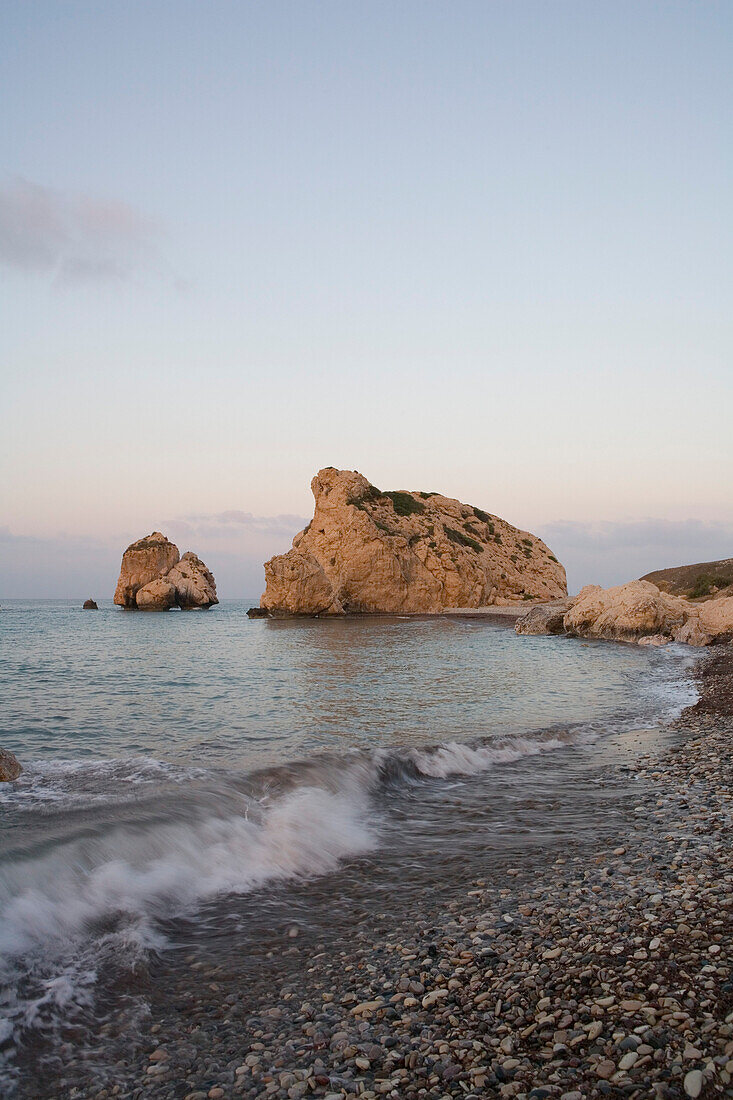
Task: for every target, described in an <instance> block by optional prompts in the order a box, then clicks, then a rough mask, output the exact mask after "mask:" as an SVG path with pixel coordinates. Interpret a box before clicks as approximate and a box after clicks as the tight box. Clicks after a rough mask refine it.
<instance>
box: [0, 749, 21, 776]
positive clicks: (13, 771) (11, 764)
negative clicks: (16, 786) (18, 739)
mask: <svg viewBox="0 0 733 1100" xmlns="http://www.w3.org/2000/svg"><path fill="white" fill-rule="evenodd" d="M22 771H23V769H22V768H21V766H20V764H19V763H18V761H17V760H16V758H15V757H14V756H13V754H12V752H8V751H7V749H0V783H12V782H13V780H14V779H17V778H18V776H19V775H20V773H21V772H22Z"/></svg>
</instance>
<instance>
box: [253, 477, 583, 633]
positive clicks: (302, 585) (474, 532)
mask: <svg viewBox="0 0 733 1100" xmlns="http://www.w3.org/2000/svg"><path fill="white" fill-rule="evenodd" d="M311 489H312V491H313V496H314V498H315V511H314V515H313V520H312V521H311V523H310V524H309V525H308V527H306V529H305V530H304V531H301V532H300V534H299V535H296V537H295V538H294V539H293V549H292V550H290V551H289V552H288V553H287V554H283V555H279V556H277V557H274V558H272V559H271V560H270V561H268V562H267V563H266V564H265V576H266V581H267V587H266V590H265V592H264V594H263V597H262V601H261V605H262V607H263V608H266V609H267V610H269V611H271V612H283V613H290V614H305V615H314V614H341V613H343V612H348V611H358V612H379V611H381V612H398V613H408V614H409V613H421V612H422V613H434V612H439V611H441V610H443V609H444V608H447V607H467V608H468V607H485V606H488V605H490V604H494V603H497V602H517V603H519V602H522V601H523V600H524V599H525V598H527V597H531V598H533V599H544V600H548V601H549V600H555V599H559V598H562V597H563V596H566V595H567V583H566V579H565V570H564V569H563V567H562V565H560V563H559V562H558V561H557V560H556V558H555V557H554V556H553V555H552V553H551V552H550V550H549V549H548V548H547V546H545V544H544V543H543V542H542V541H541V540H540V539H538V538H537V537H536V536H534V535H530V534H529V533H528V532H526V531H521V530H518V529H517V528H516V527H513V526H512V525H511V524H509V523H507V522H506V521H505V520H502V519H499V518H498V517H497V516H494V515H489V514H487V513H486V512H482V511H481V509H479V508H473V507H471V505H468V504H462V503H461V502H460V501H458V500H453V499H451V498H449V497H444V496H441V495H440V494H438V493H417V492H406V491H400V492H381V491H380V490H379V489H376V488H375V487H374V486H373V485H370V483H369V482H368V481H367V479H366V478H365V477H363V476H362V475H361V474H359V473H357V472H356V471H353V470H336V469H334V468H333V467H327V468H326V469H323V470H320V471H319V473H318V474H317V475H316V476H315V477H314V478H313V481H312V482H311Z"/></svg>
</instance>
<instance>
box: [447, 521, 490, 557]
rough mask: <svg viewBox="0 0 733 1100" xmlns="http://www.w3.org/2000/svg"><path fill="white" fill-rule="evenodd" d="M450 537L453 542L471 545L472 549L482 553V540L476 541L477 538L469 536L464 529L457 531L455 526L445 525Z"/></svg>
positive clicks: (460, 544)
mask: <svg viewBox="0 0 733 1100" xmlns="http://www.w3.org/2000/svg"><path fill="white" fill-rule="evenodd" d="M443 530H444V531H445V533H446V535H447V536H448V538H449V539H450V540H451V542H455V543H457V544H458V545H459V546H469V547H470V548H471V550H475V551H476V553H477V554H480V553H482V551H483V546H482V545H481V543H480V542H476V540H475V539H472V538H469V537H468V535H464V533H463V531H456V530H455V529H454V528H453V527H448V526H447V525H444V526H443Z"/></svg>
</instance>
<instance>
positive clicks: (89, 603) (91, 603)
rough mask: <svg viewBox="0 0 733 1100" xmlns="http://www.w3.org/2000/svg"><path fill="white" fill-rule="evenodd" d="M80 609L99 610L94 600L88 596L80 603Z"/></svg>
mask: <svg viewBox="0 0 733 1100" xmlns="http://www.w3.org/2000/svg"><path fill="white" fill-rule="evenodd" d="M82 611H99V608H98V607H97V605H96V603H95V601H94V600H93V599H91V597H90V598H89V599H88V600H84V603H83V604H82Z"/></svg>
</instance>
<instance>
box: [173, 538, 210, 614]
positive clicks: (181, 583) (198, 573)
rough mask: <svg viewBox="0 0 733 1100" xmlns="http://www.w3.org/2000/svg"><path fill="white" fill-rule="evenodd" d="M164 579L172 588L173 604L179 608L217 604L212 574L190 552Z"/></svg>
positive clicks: (199, 559)
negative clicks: (174, 593) (173, 589)
mask: <svg viewBox="0 0 733 1100" xmlns="http://www.w3.org/2000/svg"><path fill="white" fill-rule="evenodd" d="M165 579H166V580H167V581H170V582H171V584H172V585H173V586H174V588H175V590H176V599H175V602H176V603H177V604H178V606H179V607H182V608H184V609H185V608H189V607H211V605H212V604H215V603H218V602H219V601H218V600H217V598H216V581H215V580H214V575H213V573H210V572H209V570H208V569H207V568H206V566H205V565H204V563H203V562H202V561H201V558H198V557H196V555H195V554H192V553H191V551H190V550H188V551H187V552H186V553H185V554H184V555H183V557H182V558H181V560H180V561H179V562H178V563H177V564H176V565H174V566H173V568H172V569H171V570H170V571H169V572H168V573H167V574H166V578H165Z"/></svg>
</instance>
